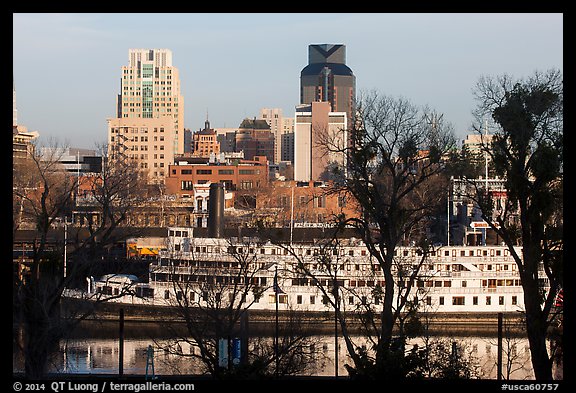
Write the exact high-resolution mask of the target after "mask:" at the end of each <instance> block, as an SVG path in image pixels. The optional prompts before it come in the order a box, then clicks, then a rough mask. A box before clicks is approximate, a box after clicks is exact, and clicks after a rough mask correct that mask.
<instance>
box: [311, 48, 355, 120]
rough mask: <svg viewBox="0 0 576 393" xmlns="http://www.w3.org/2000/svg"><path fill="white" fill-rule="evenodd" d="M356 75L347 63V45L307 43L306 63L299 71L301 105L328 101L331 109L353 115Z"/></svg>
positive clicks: (350, 116)
mask: <svg viewBox="0 0 576 393" xmlns="http://www.w3.org/2000/svg"><path fill="white" fill-rule="evenodd" d="M355 94H356V77H355V76H354V73H353V72H352V70H351V69H350V67H348V66H347V65H346V46H345V45H336V44H319V45H317V44H315V45H309V46H308V65H307V66H306V67H304V68H303V69H302V71H301V73H300V104H311V103H312V102H315V101H327V102H329V103H330V104H331V106H332V107H331V111H332V112H345V113H346V115H347V117H348V119H351V118H352V115H353V108H354V99H355Z"/></svg>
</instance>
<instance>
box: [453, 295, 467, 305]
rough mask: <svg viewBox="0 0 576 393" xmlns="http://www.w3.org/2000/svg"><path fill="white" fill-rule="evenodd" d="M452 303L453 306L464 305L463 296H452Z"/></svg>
mask: <svg viewBox="0 0 576 393" xmlns="http://www.w3.org/2000/svg"><path fill="white" fill-rule="evenodd" d="M452 305H453V306H464V305H465V297H464V296H452Z"/></svg>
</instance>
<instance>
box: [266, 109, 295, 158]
mask: <svg viewBox="0 0 576 393" xmlns="http://www.w3.org/2000/svg"><path fill="white" fill-rule="evenodd" d="M259 119H261V120H266V122H267V123H268V125H269V126H270V131H271V132H272V134H274V160H273V161H274V162H275V163H279V162H280V161H293V159H294V157H293V156H294V146H288V145H287V143H289V142H290V141H291V140H292V141H293V138H287V137H286V136H287V135H291V134H293V133H294V118H293V117H284V115H283V114H282V109H280V108H262V109H260V116H259ZM290 153H292V154H290Z"/></svg>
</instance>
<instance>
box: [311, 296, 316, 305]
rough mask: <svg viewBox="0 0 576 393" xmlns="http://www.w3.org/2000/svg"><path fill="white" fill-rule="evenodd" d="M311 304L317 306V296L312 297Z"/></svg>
mask: <svg viewBox="0 0 576 393" xmlns="http://www.w3.org/2000/svg"><path fill="white" fill-rule="evenodd" d="M310 304H316V296H310Z"/></svg>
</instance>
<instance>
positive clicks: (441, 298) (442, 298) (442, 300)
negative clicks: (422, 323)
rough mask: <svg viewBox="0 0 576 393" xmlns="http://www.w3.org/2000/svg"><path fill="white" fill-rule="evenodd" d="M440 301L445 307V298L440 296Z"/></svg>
mask: <svg viewBox="0 0 576 393" xmlns="http://www.w3.org/2000/svg"><path fill="white" fill-rule="evenodd" d="M438 300H439V302H440V305H441V306H443V305H444V296H440V298H439V299H438Z"/></svg>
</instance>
